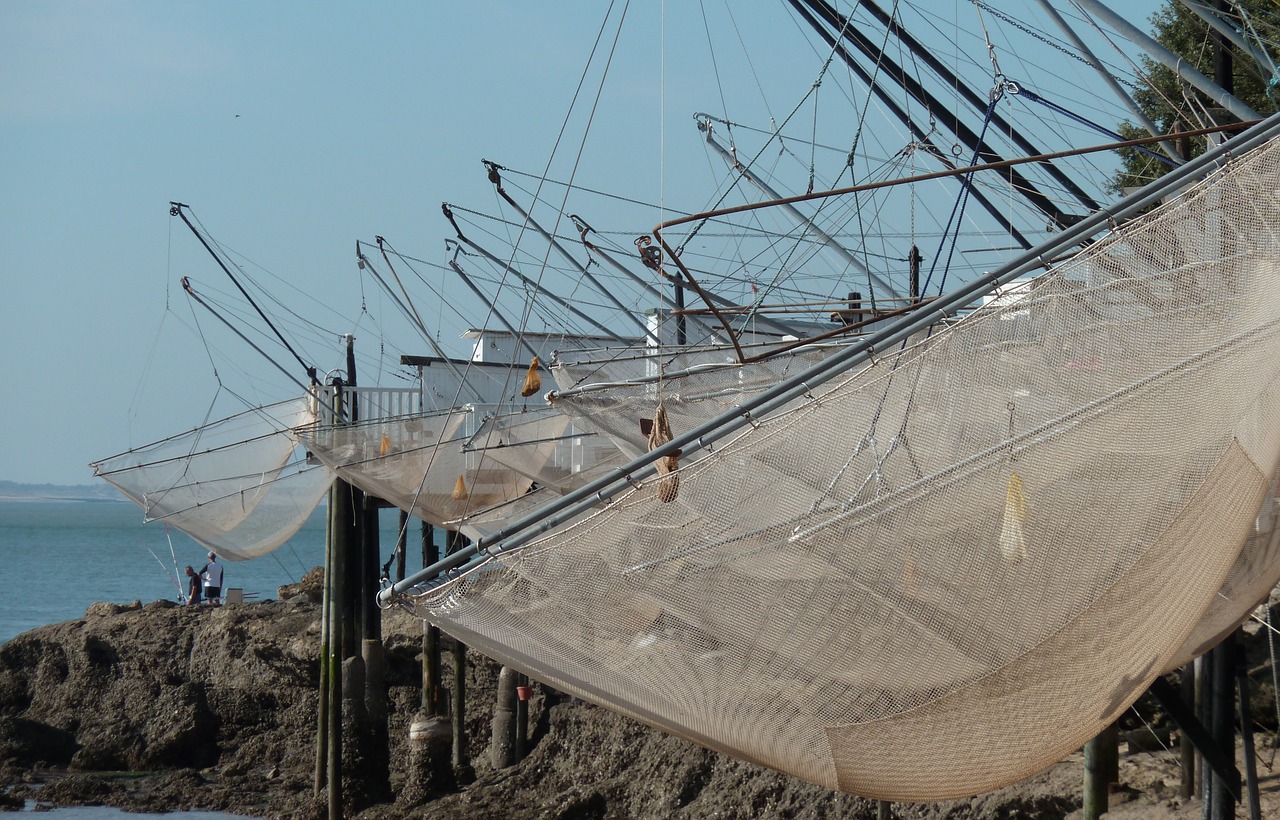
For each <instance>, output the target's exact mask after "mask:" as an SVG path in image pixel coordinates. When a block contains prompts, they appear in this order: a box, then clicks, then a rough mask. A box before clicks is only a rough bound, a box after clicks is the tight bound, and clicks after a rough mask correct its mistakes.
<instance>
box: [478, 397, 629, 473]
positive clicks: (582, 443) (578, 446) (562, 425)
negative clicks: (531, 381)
mask: <svg viewBox="0 0 1280 820" xmlns="http://www.w3.org/2000/svg"><path fill="white" fill-rule="evenodd" d="M584 428H585V429H584ZM462 449H463V452H477V453H478V452H480V451H481V450H483V451H484V454H485V457H486V458H488V459H490V460H492V461H493V462H495V463H497V464H501V465H503V466H505V467H507V468H508V469H511V470H514V471H515V472H517V473H520V474H521V475H524V476H528V477H529V478H531V479H533V480H534V481H536V482H537V483H538V484H539V485H540V486H542V487H547V488H550V489H552V490H554V491H555V492H557V493H564V492H568V491H569V490H573V489H576V488H578V487H581V486H582V485H583V484H585V483H586V482H587V481H590V480H592V479H594V478H598V477H599V476H600V475H601V474H602V473H603V472H604V471H605V470H607V469H609V468H610V467H614V466H617V465H618V464H619V463H620V462H621V461H622V452H621V451H620V450H619V449H618V448H617V447H615V446H614V444H613V442H612V441H610V440H609V439H608V438H607V437H605V436H603V435H601V434H599V433H597V432H595V431H594V430H592V429H590V427H589V425H586V424H585V423H583V422H575V421H574V420H572V419H570V418H569V417H568V416H566V415H564V414H563V413H559V412H557V411H556V410H555V409H553V408H550V407H538V408H534V409H531V410H526V411H524V412H520V413H501V414H495V415H493V416H490V417H489V418H487V419H485V421H484V423H483V424H482V425H481V426H480V431H479V432H478V433H477V434H476V435H475V437H474V439H473V440H472V441H470V442H467V444H466V445H465V446H464V447H463V448H462Z"/></svg>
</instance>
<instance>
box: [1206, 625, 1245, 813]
mask: <svg viewBox="0 0 1280 820" xmlns="http://www.w3.org/2000/svg"><path fill="white" fill-rule="evenodd" d="M1210 654H1212V656H1213V701H1212V703H1213V706H1212V716H1213V737H1214V740H1215V742H1216V743H1217V744H1218V749H1219V751H1220V753H1221V754H1222V755H1223V756H1225V757H1226V758H1227V759H1228V760H1231V761H1234V760H1235V757H1236V728H1235V711H1236V710H1235V680H1234V678H1235V674H1234V673H1235V634H1234V633H1232V634H1231V635H1228V636H1227V637H1226V638H1224V639H1223V640H1222V642H1221V643H1219V644H1218V645H1217V646H1215V647H1214V648H1213V651H1212V652H1211V653H1210ZM1238 794H1239V784H1238V783H1236V784H1227V783H1224V782H1223V781H1222V779H1221V778H1218V777H1215V778H1214V786H1213V793H1212V796H1213V799H1212V807H1211V809H1210V818H1211V820H1233V818H1234V817H1235V816H1236V796H1237V795H1238Z"/></svg>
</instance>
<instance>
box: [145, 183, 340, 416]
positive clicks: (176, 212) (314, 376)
mask: <svg viewBox="0 0 1280 820" xmlns="http://www.w3.org/2000/svg"><path fill="white" fill-rule="evenodd" d="M190 207H191V206H189V205H185V204H183V203H181V202H170V203H169V216H177V217H181V218H182V221H183V222H184V223H186V226H187V227H188V228H189V229H190V230H191V233H193V234H195V237H196V239H199V240H200V244H201V245H204V249H205V250H206V251H208V252H209V255H210V256H212V257H213V261H215V262H217V263H218V267H220V268H222V272H223V273H225V274H226V275H227V278H228V279H230V280H231V283H232V284H234V285H235V286H236V288H237V289H238V290H239V291H240V293H241V294H242V295H243V296H244V298H245V299H247V300H248V302H249V304H250V305H252V306H253V309H254V310H256V311H257V312H258V315H259V316H261V317H262V321H264V322H266V323H267V327H269V328H270V329H271V332H272V333H274V334H275V335H276V338H277V339H279V340H280V344H282V345H284V347H285V350H288V351H289V353H290V354H292V355H293V358H295V359H297V360H298V364H300V365H302V369H303V370H305V371H306V372H307V376H308V377H310V379H311V382H312V384H318V383H319V377H318V372H317V370H316V368H315V367H313V366H311V365H309V364H307V363H306V362H304V361H303V360H302V357H301V356H299V355H298V352H297V351H296V350H294V349H293V345H291V344H289V340H288V339H286V338H285V337H284V334H282V333H281V332H280V331H279V330H277V329H276V326H275V324H274V323H273V322H272V321H271V320H270V319H268V318H267V314H265V313H263V312H262V308H260V307H258V303H257V302H255V301H254V300H253V297H252V296H250V295H249V292H248V291H247V290H245V289H244V286H243V285H241V284H240V280H238V279H236V277H235V274H233V273H232V272H231V269H230V268H229V267H227V264H226V263H225V262H223V261H222V257H221V256H220V255H219V254H218V253H216V252H215V251H214V250H213V247H212V246H211V245H210V244H209V242H208V241H207V240H206V239H205V238H204V235H203V234H202V233H200V231H198V230H196V226H195V225H192V224H191V220H190V219H187V213H186V212H187V211H188V210H190ZM182 282H183V285H182V286H183V288H187V292H188V293H191V290H190V289H189V288H188V286H187V278H186V277H185V276H184V277H183V278H182ZM192 295H193V296H194V294H192ZM197 301H199V299H198V298H197ZM201 304H204V303H203V302H201ZM205 307H208V305H205ZM219 318H221V317H219ZM223 321H224V322H225V321H226V320H225V319H224V320H223ZM233 329H234V328H233ZM242 338H243V337H242ZM246 341H247V340H246ZM254 349H255V350H256V349H257V348H256V347H255V348H254ZM259 352H261V351H259ZM264 355H265V354H264ZM277 366H278V365H277ZM294 381H296V379H295V380H294ZM308 392H309V391H308Z"/></svg>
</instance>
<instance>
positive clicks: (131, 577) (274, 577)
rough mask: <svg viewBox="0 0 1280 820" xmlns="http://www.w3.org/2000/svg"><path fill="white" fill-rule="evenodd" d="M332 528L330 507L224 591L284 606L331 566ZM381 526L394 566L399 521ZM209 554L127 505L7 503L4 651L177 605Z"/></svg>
mask: <svg viewBox="0 0 1280 820" xmlns="http://www.w3.org/2000/svg"><path fill="white" fill-rule="evenodd" d="M324 520H325V510H324V508H323V507H322V508H320V509H319V510H317V511H316V513H315V514H313V515H312V516H311V518H310V520H308V522H307V523H306V524H305V525H304V526H303V528H302V529H301V530H299V531H298V533H297V535H295V536H294V537H293V538H292V539H291V540H290V541H288V542H287V543H286V544H284V545H283V546H282V547H280V548H279V549H277V550H276V551H275V552H272V553H270V554H269V555H266V556H264V557H262V558H257V559H254V560H252V561H242V562H225V563H224V567H225V568H226V579H225V581H224V582H223V586H224V587H239V588H241V589H243V590H244V592H245V596H246V598H247V599H248V598H249V596H252V595H255V594H256V600H263V599H267V598H275V597H276V589H277V588H278V587H280V586H281V585H282V584H290V583H293V582H295V581H297V580H298V579H299V578H301V577H302V575H303V573H305V572H306V571H307V570H309V569H311V568H312V567H316V566H320V565H321V564H323V562H324V537H325V535H324V524H325V521H324ZM380 523H381V525H382V545H383V550H384V552H385V555H384V556H383V560H386V557H388V556H389V555H390V553H391V550H392V549H393V548H394V546H395V538H396V526H397V514H396V511H394V510H384V511H383V513H382V516H381V522H380ZM416 524H417V522H416V521H415V522H414V525H415V526H416ZM170 538H171V539H172V542H171V541H170ZM410 543H413V541H412V536H411V540H410ZM207 552H208V550H206V549H205V548H204V547H201V546H200V545H199V544H197V543H196V542H195V541H193V540H192V539H190V538H188V537H187V536H185V535H183V534H182V533H181V532H178V531H176V530H170V531H169V532H168V534H166V531H165V528H164V526H163V525H161V524H159V523H151V524H144V523H143V521H142V510H141V509H140V508H138V507H137V506H136V505H134V504H131V503H129V502H126V501H121V502H79V501H2V502H0V643H4V642H5V641H7V640H9V639H10V638H12V637H13V636H15V635H17V634H19V633H22V632H26V631H27V630H29V629H34V628H35V627H38V626H43V625H44V624H51V623H57V622H59V621H67V620H73V619H75V618H79V617H81V616H83V615H84V612H85V610H86V609H87V608H88V607H89V605H90V604H92V603H95V602H98V601H110V602H113V603H125V604H127V603H129V602H131V601H135V600H138V601H142V602H143V603H147V602H149V601H155V600H158V599H161V598H164V599H167V600H170V601H177V600H179V597H178V593H179V586H178V579H179V576H181V573H182V568H183V567H185V566H186V565H187V564H190V565H192V566H193V567H195V568H197V569H199V568H200V567H202V566H204V564H205V563H206V560H207V559H206V558H205V555H206V553H207ZM412 560H413V559H412V556H411V557H410V561H412ZM380 563H381V562H380ZM412 566H416V565H413V564H411V567H412Z"/></svg>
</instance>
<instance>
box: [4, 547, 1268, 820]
mask: <svg viewBox="0 0 1280 820" xmlns="http://www.w3.org/2000/svg"><path fill="white" fill-rule="evenodd" d="M315 575H318V573H315V574H314V575H313V574H312V573H309V574H308V576H309V577H312V578H314V577H315ZM318 615H319V609H318V607H317V606H316V605H314V604H312V603H310V602H309V599H308V594H307V593H305V592H303V593H300V594H299V595H296V596H295V597H294V598H293V599H291V600H289V601H264V602H257V603H250V604H246V605H244V606H235V607H221V608H219V609H216V610H213V609H208V608H199V607H180V606H172V605H161V604H159V603H153V604H148V605H147V606H144V607H118V606H116V605H112V604H99V605H95V606H94V607H90V609H89V611H88V612H87V613H86V617H85V618H83V619H80V620H76V621H69V622H67V623H63V624H54V625H52V626H48V627H42V628H41V629H37V630H33V631H32V632H28V633H25V634H23V635H19V636H17V637H16V638H13V639H11V640H10V641H8V642H7V643H5V644H4V645H3V646H0V794H4V793H6V791H5V790H6V789H12V792H9V793H10V794H12V795H13V796H14V797H15V798H23V797H24V796H25V799H36V798H37V796H38V797H39V799H40V800H45V801H49V802H52V803H55V804H60V805H66V804H95V805H112V806H117V807H121V808H129V809H133V810H139V811H151V812H162V811H168V810H175V809H185V810H191V809H203V810H209V811H219V812H227V813H232V814H241V815H247V816H255V817H268V816H269V817H277V816H286V815H287V816H292V817H298V818H312V817H314V818H320V817H324V816H327V805H326V803H325V798H324V796H323V795H322V796H321V797H320V798H316V797H314V796H313V794H312V786H313V779H314V773H315V746H314V743H315V735H316V710H317V709H318V705H319V698H318V694H317V691H316V690H317V686H318V682H319V673H320V658H319V640H318V637H319V636H318V632H317V631H316V624H317V623H318V620H319V618H318ZM382 627H383V633H384V649H385V656H386V683H387V688H388V710H387V711H388V718H389V724H390V725H389V740H390V745H391V749H390V759H391V761H392V769H391V773H390V782H391V785H392V787H393V788H394V792H395V802H391V803H374V804H373V805H369V806H367V807H365V808H362V810H361V813H360V817H363V818H366V820H368V818H374V817H377V818H380V820H381V818H388V820H395V818H401V817H422V816H429V817H450V818H457V819H458V820H478V818H491V817H504V818H508V817H510V818H516V820H519V819H520V818H542V817H566V816H580V817H619V818H624V817H625V818H636V820H658V818H668V817H672V816H678V817H681V818H685V820H695V819H696V818H702V817H723V818H747V817H751V818H765V820H780V818H784V817H787V818H806V820H822V818H837V817H855V816H863V817H865V816H871V815H873V814H874V813H875V809H876V806H875V803H874V802H873V801H867V800H863V799H861V798H858V797H854V796H852V795H848V794H841V793H838V792H834V791H831V790H829V789H825V788H821V787H819V786H814V785H812V784H808V783H805V782H803V781H800V780H797V779H795V778H791V777H787V776H786V775H783V774H780V773H778V772H774V771H770V770H767V769H764V768H762V767H760V766H755V765H752V764H749V763H744V762H742V761H739V760H734V759H731V758H729V757H726V756H724V755H721V754H718V753H715V752H712V751H709V750H707V749H703V748H700V747H697V746H694V745H692V744H690V743H687V742H685V741H682V740H679V739H677V738H674V737H671V736H669V735H666V734H663V733H662V732H659V731H656V730H653V729H649V728H647V727H644V726H641V725H640V724H638V723H636V722H634V721H632V720H629V719H627V718H624V717H622V716H620V715H618V714H615V713H613V712H609V711H606V710H604V709H600V708H598V707H595V706H592V705H590V704H586V703H583V702H582V701H579V700H576V699H574V698H567V697H560V696H556V695H555V693H553V692H550V691H549V690H547V689H546V688H545V687H544V686H541V685H535V692H536V693H537V694H536V695H535V697H534V698H532V699H531V700H530V701H528V704H529V712H530V714H529V717H530V738H529V746H530V750H529V754H528V755H527V757H526V758H525V759H524V760H523V761H521V762H518V763H517V764H516V765H514V766H511V767H509V768H506V769H503V770H501V771H500V772H498V771H494V770H493V768H492V767H491V766H489V765H488V763H487V757H486V755H485V751H486V746H487V744H488V743H489V735H490V732H489V731H488V729H489V724H490V720H491V717H492V710H493V706H494V700H495V694H496V691H497V678H498V669H499V668H498V666H497V664H495V663H493V662H491V661H489V660H486V659H485V658H483V657H481V656H479V655H478V654H477V653H475V652H472V653H469V655H468V657H469V661H468V669H467V714H466V721H465V726H466V731H467V733H468V746H467V753H468V755H469V757H470V759H471V761H472V762H473V764H474V770H473V771H457V772H455V771H454V770H453V768H452V765H451V758H450V747H451V743H452V734H451V730H450V726H451V724H450V722H449V720H448V719H446V718H443V717H441V718H426V717H425V716H419V717H418V720H417V732H416V735H417V739H418V741H419V745H418V747H417V748H415V747H414V744H412V743H411V742H410V724H411V723H412V722H413V721H414V717H415V715H418V713H419V711H420V709H421V705H422V704H421V700H422V693H421V674H422V666H421V651H422V630H423V626H422V622H421V621H420V620H417V619H415V618H412V617H410V616H408V615H406V614H405V613H403V612H400V611H399V610H388V611H386V612H385V613H383V619H382ZM1266 648H1267V647H1266V646H1265V645H1263V646H1262V647H1261V650H1262V651H1264V652H1265V650H1266ZM443 654H444V657H443V666H444V669H443V670H442V671H443V677H444V679H445V680H446V681H449V680H451V679H452V674H453V671H452V657H451V653H449V652H448V651H446V652H444V653H443ZM355 671H356V670H354V669H349V670H348V672H349V674H354V672H355ZM353 684H354V678H353ZM352 706H353V711H356V712H358V711H359V709H358V708H357V707H355V705H354V702H353V703H352ZM1260 714H1261V715H1263V716H1265V714H1266V713H1260ZM357 726H358V724H349V728H350V729H351V730H352V732H351V734H352V735H354V734H355V733H356V732H358V731H361V730H360V729H358V728H357ZM348 739H349V738H348ZM1177 765H1178V763H1177V755H1176V753H1170V752H1162V751H1161V752H1155V753H1143V754H1140V755H1131V756H1127V757H1125V758H1124V759H1123V760H1122V763H1121V772H1122V774H1121V778H1122V780H1123V781H1124V782H1125V783H1126V784H1127V787H1128V788H1130V789H1131V790H1132V791H1131V792H1130V793H1129V795H1128V797H1129V802H1128V803H1127V804H1126V805H1125V810H1126V811H1130V810H1134V809H1143V810H1145V809H1147V808H1150V809H1152V811H1153V812H1155V814H1152V815H1144V816H1158V814H1159V812H1166V811H1167V810H1168V807H1169V805H1170V804H1169V803H1168V802H1167V801H1168V799H1169V797H1170V793H1169V789H1167V788H1157V786H1156V785H1155V784H1159V783H1162V782H1163V781H1162V778H1173V779H1171V780H1170V781H1169V782H1176V777H1177V774H1176V772H1177ZM50 766H52V767H66V768H67V769H70V771H69V772H64V771H54V772H52V774H51V773H50V772H49V771H47V769H46V767H50ZM1143 767H1145V768H1143ZM353 768H354V767H353ZM347 774H349V772H348V773H344V775H347ZM471 777H474V782H473V783H471V784H470V785H466V786H465V787H464V788H462V789H461V790H459V787H460V784H459V783H458V779H459V778H462V779H463V780H469V779H470V778H471ZM1144 778H1145V779H1144ZM344 779H345V778H344ZM1081 779H1082V763H1081V762H1080V760H1078V759H1077V760H1069V761H1067V762H1064V763H1061V764H1059V765H1058V766H1056V767H1054V768H1053V769H1051V770H1049V771H1048V772H1046V773H1045V774H1043V775H1041V776H1039V777H1037V778H1033V779H1031V780H1028V781H1025V782H1023V783H1020V784H1016V785H1014V786H1011V787H1009V788H1008V789H1003V790H1001V791H999V792H993V793H991V794H986V795H982V796H980V797H978V798H975V799H973V800H972V801H970V800H958V801H954V802H950V803H943V804H937V805H930V806H908V805H904V804H896V805H895V806H894V809H893V815H894V816H896V817H914V818H922V817H948V818H956V820H960V818H970V817H978V816H981V817H997V816H998V817H1029V818H1061V817H1063V816H1064V815H1067V814H1069V813H1070V812H1072V811H1074V810H1076V809H1078V807H1079V806H1080V783H1081ZM35 781H44V782H45V783H46V785H44V786H40V787H39V789H37V788H36V786H35V785H34V782H35ZM1267 782H1270V781H1267ZM1273 791H1274V789H1273ZM350 797H356V795H349V798H350ZM1273 797H1274V795H1273ZM1121 799H1123V798H1117V802H1118V801H1119V800H1121ZM1264 800H1265V795H1264ZM1160 801H1165V802H1160ZM1271 809H1280V802H1272V803H1270V804H1267V803H1264V813H1265V812H1266V811H1268V810H1271ZM1273 814H1274V816H1280V813H1273Z"/></svg>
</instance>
